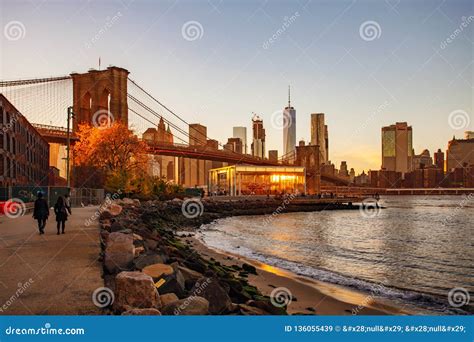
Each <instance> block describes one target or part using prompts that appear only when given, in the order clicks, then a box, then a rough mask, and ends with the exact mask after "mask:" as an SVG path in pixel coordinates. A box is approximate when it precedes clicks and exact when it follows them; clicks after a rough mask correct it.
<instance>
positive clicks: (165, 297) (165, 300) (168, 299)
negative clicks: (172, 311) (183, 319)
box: [160, 293, 179, 307]
mask: <svg viewBox="0 0 474 342" xmlns="http://www.w3.org/2000/svg"><path fill="white" fill-rule="evenodd" d="M160 300H161V306H163V307H164V306H166V305H168V304H171V303H173V302H176V301H177V300H179V298H178V296H177V295H175V294H174V293H165V294H161V295H160Z"/></svg>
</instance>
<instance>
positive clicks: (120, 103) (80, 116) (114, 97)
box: [71, 66, 129, 131]
mask: <svg viewBox="0 0 474 342" xmlns="http://www.w3.org/2000/svg"><path fill="white" fill-rule="evenodd" d="M128 74H129V72H128V70H126V69H123V68H119V67H114V66H112V67H108V68H107V69H106V70H89V72H87V73H83V74H79V73H73V74H71V77H72V82H73V83H72V84H73V108H74V113H75V115H76V116H75V119H74V120H73V130H74V131H75V130H77V126H78V124H80V123H90V124H94V122H93V120H94V118H96V117H97V115H98V114H101V113H104V114H105V113H107V112H109V113H110V117H111V120H113V121H121V122H123V123H125V124H126V125H128V103H127V80H128ZM94 115H96V116H94Z"/></svg>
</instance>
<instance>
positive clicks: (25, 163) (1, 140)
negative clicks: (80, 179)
mask: <svg viewBox="0 0 474 342" xmlns="http://www.w3.org/2000/svg"><path fill="white" fill-rule="evenodd" d="M48 174H49V144H48V142H47V141H46V140H45V139H44V138H43V137H42V136H41V135H40V134H39V133H38V131H37V130H36V129H35V128H34V127H33V126H32V125H31V124H30V123H29V122H28V120H26V118H25V117H24V116H23V115H22V114H21V113H20V112H19V111H18V110H17V109H16V108H15V106H13V104H11V102H10V101H8V100H7V98H6V97H5V96H3V95H2V94H0V186H12V185H48Z"/></svg>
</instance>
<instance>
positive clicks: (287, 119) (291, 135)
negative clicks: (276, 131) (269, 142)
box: [283, 86, 296, 155]
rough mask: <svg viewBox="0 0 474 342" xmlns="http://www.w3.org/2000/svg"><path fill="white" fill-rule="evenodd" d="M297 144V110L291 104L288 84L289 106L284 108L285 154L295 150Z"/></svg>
mask: <svg viewBox="0 0 474 342" xmlns="http://www.w3.org/2000/svg"><path fill="white" fill-rule="evenodd" d="M295 146H296V110H295V108H294V107H292V106H291V98H290V87H289V86H288V106H286V107H285V109H284V110H283V155H287V154H289V153H292V152H294V150H295Z"/></svg>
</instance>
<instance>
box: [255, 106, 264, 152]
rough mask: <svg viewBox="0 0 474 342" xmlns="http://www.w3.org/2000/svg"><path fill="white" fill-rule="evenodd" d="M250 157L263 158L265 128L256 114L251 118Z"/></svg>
mask: <svg viewBox="0 0 474 342" xmlns="http://www.w3.org/2000/svg"><path fill="white" fill-rule="evenodd" d="M252 131H253V139H252V155H253V156H254V157H258V158H262V159H264V158H265V128H263V120H262V119H260V117H259V116H258V115H257V114H254V116H253V118H252Z"/></svg>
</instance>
